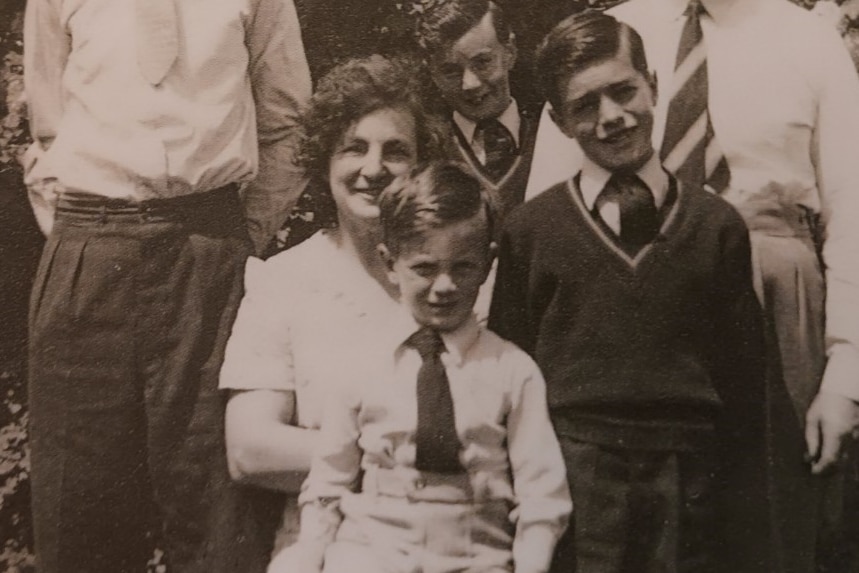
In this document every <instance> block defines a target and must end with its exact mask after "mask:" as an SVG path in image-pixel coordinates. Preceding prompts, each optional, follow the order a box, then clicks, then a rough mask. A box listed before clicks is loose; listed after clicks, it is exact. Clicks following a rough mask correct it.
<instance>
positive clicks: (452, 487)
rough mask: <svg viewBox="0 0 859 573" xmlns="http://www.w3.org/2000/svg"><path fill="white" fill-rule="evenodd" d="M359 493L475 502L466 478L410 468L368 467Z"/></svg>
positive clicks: (468, 479)
mask: <svg viewBox="0 0 859 573" xmlns="http://www.w3.org/2000/svg"><path fill="white" fill-rule="evenodd" d="M361 491H362V493H364V494H371V495H382V496H387V497H399V498H406V499H408V500H410V501H431V502H437V503H472V502H482V501H489V500H479V499H475V495H474V491H473V489H472V487H471V480H470V477H469V474H467V473H458V474H438V473H432V472H421V471H418V470H414V469H410V468H395V469H387V468H379V467H371V468H367V469H366V470H365V471H364V479H363V482H362V489H361Z"/></svg>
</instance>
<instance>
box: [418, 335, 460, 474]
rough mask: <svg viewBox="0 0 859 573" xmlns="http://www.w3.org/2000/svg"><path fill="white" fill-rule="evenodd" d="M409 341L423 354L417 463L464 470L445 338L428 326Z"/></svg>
mask: <svg viewBox="0 0 859 573" xmlns="http://www.w3.org/2000/svg"><path fill="white" fill-rule="evenodd" d="M407 344H408V345H410V346H411V347H412V348H414V349H415V350H417V351H418V354H420V355H421V360H422V361H423V363H422V364H421V368H420V370H418V385H417V397H418V428H417V432H416V433H415V447H416V449H417V452H416V459H415V467H416V468H417V469H419V470H421V471H427V472H436V473H447V474H450V473H460V472H462V471H464V469H463V467H462V464H461V463H460V462H459V451H460V449H461V445H460V443H459V438H458V437H457V435H456V424H455V422H454V415H453V398H452V397H451V395H450V384H449V383H448V379H447V373H446V372H445V370H444V364H442V361H441V353H442V352H443V351H444V342H443V341H442V339H441V336H439V333H438V332H436V331H435V330H433V329H431V328H429V327H424V328H421V329H420V330H418V331H417V332H416V333H414V334H413V335H412V336H410V337H409V339H408V341H407Z"/></svg>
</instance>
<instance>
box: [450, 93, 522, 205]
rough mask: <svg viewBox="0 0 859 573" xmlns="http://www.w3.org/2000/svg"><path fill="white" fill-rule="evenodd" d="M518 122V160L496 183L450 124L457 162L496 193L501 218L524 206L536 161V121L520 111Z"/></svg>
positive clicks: (461, 134) (469, 146)
mask: <svg viewBox="0 0 859 573" xmlns="http://www.w3.org/2000/svg"><path fill="white" fill-rule="evenodd" d="M519 119H520V124H519V145H518V146H517V151H516V158H515V159H514V161H513V163H512V164H511V166H510V168H509V169H508V170H507V173H505V174H504V175H503V176H502V177H501V178H500V179H498V180H494V179H493V178H492V177H490V176H489V174H488V173H487V172H486V169H485V168H484V166H483V165H482V164H481V163H480V161H479V160H478V159H477V157H476V156H475V155H474V151H473V150H472V148H471V145H470V144H469V142H468V140H467V138H466V137H465V135H463V133H462V131H460V129H459V127H457V125H456V122H455V121H453V120H452V119H451V122H450V123H451V129H452V131H453V134H454V141H455V143H456V149H457V151H458V156H459V157H458V159H460V160H462V161H464V162H465V163H466V164H468V166H469V167H470V168H471V171H472V173H473V174H474V175H475V176H476V177H477V178H478V179H480V181H481V183H482V184H483V185H484V186H485V187H486V188H488V189H491V190H492V191H493V192H494V193H495V195H496V197H497V199H498V202H499V208H500V211H501V214H502V216H503V215H505V214H506V213H509V212H510V210H511V209H513V208H514V207H516V206H517V205H519V204H520V203H522V201H523V200H524V198H525V187H526V185H527V183H528V175H529V174H530V173H531V160H532V159H533V157H534V143H535V142H536V140H537V122H536V121H535V120H534V118H533V117H531V116H530V115H529V114H527V113H525V112H524V111H522V110H521V108H520V110H519Z"/></svg>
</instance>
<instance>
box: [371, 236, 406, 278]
mask: <svg viewBox="0 0 859 573" xmlns="http://www.w3.org/2000/svg"><path fill="white" fill-rule="evenodd" d="M376 251H377V252H378V253H379V256H380V257H382V261H384V263H385V270H387V271H388V281H389V282H390V283H391V284H393V285H399V283H400V281H399V280H398V277H397V273H396V272H395V271H394V261H395V260H396V259H395V258H394V256H393V255H392V254H391V251H390V249H388V246H387V245H386V244H385V243H379V244H378V245H377V246H376Z"/></svg>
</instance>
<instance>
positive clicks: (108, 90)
mask: <svg viewBox="0 0 859 573" xmlns="http://www.w3.org/2000/svg"><path fill="white" fill-rule="evenodd" d="M134 6H135V4H134V2H131V1H122V2H118V1H116V0H31V1H29V2H28V3H27V12H26V22H25V30H24V43H25V48H24V73H25V83H26V93H27V99H28V104H29V108H30V114H31V123H30V128H31V132H32V134H33V138H34V139H35V143H34V145H33V147H32V148H31V150H30V151H29V153H28V156H27V161H28V163H29V165H28V167H29V171H28V174H27V183H28V185H29V187H30V190H31V195H32V199H33V203H34V208H35V210H36V214H37V218H38V219H39V221H40V224H41V226H42V228H43V230H45V231H49V229H50V227H51V224H52V220H53V206H54V204H55V203H56V199H57V193H61V192H62V191H64V190H77V191H84V192H87V193H93V194H97V195H103V196H106V197H115V198H124V199H131V200H145V199H152V198H163V197H174V196H178V195H185V194H188V193H199V192H204V191H208V190H212V189H216V188H218V187H222V186H224V185H226V184H229V183H235V182H244V181H251V180H253V183H252V184H250V185H249V186H248V187H247V188H246V190H245V205H246V211H247V215H248V221H249V226H250V232H251V236H252V238H253V239H254V241H255V243H256V244H257V247H258V249H259V248H260V246H261V245H262V244H264V243H265V242H266V241H267V240H268V239H270V238H271V237H272V236H273V235H274V232H275V231H276V229H277V227H278V226H279V225H280V224H281V223H282V222H283V220H284V219H285V218H286V214H287V212H288V209H289V208H290V207H291V205H292V204H293V203H294V202H295V200H296V199H297V197H298V195H299V194H300V192H301V190H302V189H303V179H302V177H301V175H300V173H299V171H298V170H297V168H296V167H294V166H293V164H292V161H291V158H292V153H293V147H294V144H295V136H296V135H297V129H296V127H297V119H298V113H299V108H300V106H302V105H303V104H304V102H305V101H306V100H307V99H308V98H309V96H310V73H309V70H308V67H307V62H306V60H305V57H304V49H303V46H302V43H301V33H300V30H299V27H298V17H297V14H296V12H295V7H294V5H293V3H292V2H291V1H288V0H218V1H217V2H176V9H177V13H178V16H177V19H178V25H179V33H180V42H179V53H178V57H177V60H176V62H175V63H174V65H173V66H172V68H171V69H170V70H169V72H168V73H167V76H166V77H165V79H164V80H163V81H162V82H161V83H160V84H159V85H157V86H153V85H152V84H150V83H149V82H148V81H146V79H145V78H144V77H143V75H142V74H141V72H140V68H139V66H138V64H137V62H138V57H137V35H136V27H135V20H134V18H135V8H134Z"/></svg>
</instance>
